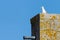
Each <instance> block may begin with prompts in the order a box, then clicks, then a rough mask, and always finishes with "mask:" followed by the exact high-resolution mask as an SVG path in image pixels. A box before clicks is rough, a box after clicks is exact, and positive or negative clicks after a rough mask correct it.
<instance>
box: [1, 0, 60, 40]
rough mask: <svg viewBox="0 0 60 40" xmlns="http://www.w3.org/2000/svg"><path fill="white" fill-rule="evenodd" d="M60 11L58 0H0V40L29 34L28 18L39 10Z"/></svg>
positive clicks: (17, 38)
mask: <svg viewBox="0 0 60 40" xmlns="http://www.w3.org/2000/svg"><path fill="white" fill-rule="evenodd" d="M42 6H44V7H45V9H46V10H47V12H48V13H60V0H0V40H23V36H24V35H26V36H31V24H30V18H32V17H33V16H35V15H36V14H38V13H40V12H41V7H42Z"/></svg>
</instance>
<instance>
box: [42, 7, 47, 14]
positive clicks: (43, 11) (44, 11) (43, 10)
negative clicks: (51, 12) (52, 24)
mask: <svg viewBox="0 0 60 40" xmlns="http://www.w3.org/2000/svg"><path fill="white" fill-rule="evenodd" d="M42 13H44V14H46V13H47V12H46V10H45V9H44V6H42Z"/></svg>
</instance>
